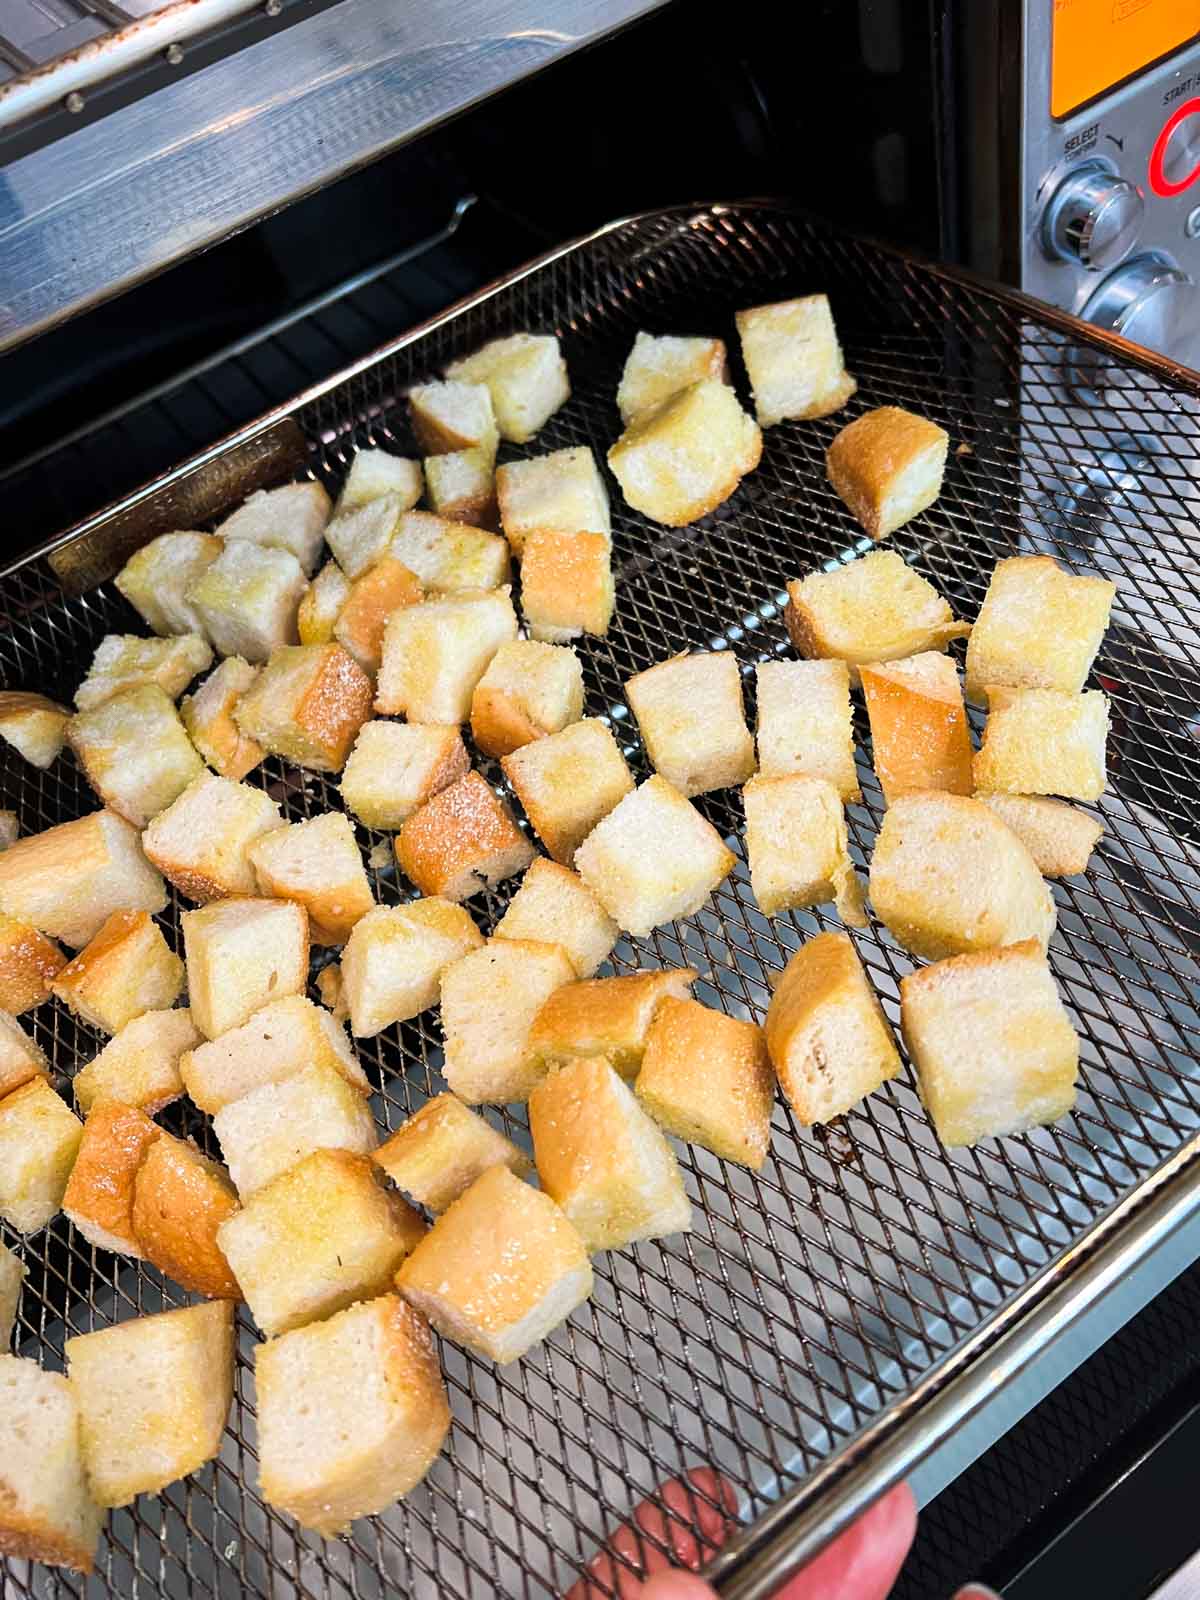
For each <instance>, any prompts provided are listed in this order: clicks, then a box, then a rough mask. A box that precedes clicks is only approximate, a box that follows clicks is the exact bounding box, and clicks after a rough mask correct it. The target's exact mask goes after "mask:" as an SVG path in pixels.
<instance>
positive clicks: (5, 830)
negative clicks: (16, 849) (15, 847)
mask: <svg viewBox="0 0 1200 1600" xmlns="http://www.w3.org/2000/svg"><path fill="white" fill-rule="evenodd" d="M20 837H21V824H20V823H19V822H18V821H17V813H16V812H15V811H0V850H7V849H8V847H9V845H10V844H16V842H17V840H18V839H19V838H20Z"/></svg>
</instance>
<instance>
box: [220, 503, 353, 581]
mask: <svg viewBox="0 0 1200 1600" xmlns="http://www.w3.org/2000/svg"><path fill="white" fill-rule="evenodd" d="M332 510H333V506H332V504H331V502H330V499H329V496H328V494H327V493H326V492H325V489H324V487H323V486H322V485H321V484H319V483H312V482H306V483H285V484H283V485H282V487H281V488H278V489H256V490H255V491H254V493H253V494H252V495H248V496H247V497H246V500H245V501H244V502H243V504H242V505H240V506H239V507H238V509H237V510H236V511H235V512H234V513H233V514H232V516H229V517H226V518H225V521H224V522H223V523H222V524H221V526H220V527H219V528H218V529H217V533H218V534H219V535H220V536H221V538H223V539H247V540H249V541H250V543H251V544H257V545H264V546H266V547H267V548H269V549H272V550H286V551H287V552H288V554H289V555H293V556H295V558H296V560H297V561H298V562H299V563H300V565H301V566H302V567H303V568H304V570H305V572H306V573H309V574H311V573H312V571H313V569H314V568H315V567H316V564H317V558H318V556H319V555H320V554H321V546H322V545H323V544H324V542H325V524H326V523H327V522H328V521H329V517H330V513H331V512H332Z"/></svg>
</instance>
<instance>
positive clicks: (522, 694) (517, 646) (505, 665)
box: [471, 639, 583, 756]
mask: <svg viewBox="0 0 1200 1600" xmlns="http://www.w3.org/2000/svg"><path fill="white" fill-rule="evenodd" d="M582 715H583V668H582V666H581V665H580V662H579V657H578V656H577V655H576V654H575V651H574V650H572V649H571V648H569V647H568V646H566V645H557V644H543V643H541V642H540V641H538V640H536V639H513V640H511V641H510V642H509V643H508V644H502V645H501V646H500V648H499V650H497V651H496V654H495V655H494V656H493V657H492V659H491V662H490V663H489V665H488V669H487V671H486V672H485V673H484V675H483V677H482V678H480V680H479V682H478V683H477V684H476V686H475V693H474V695H473V696H472V697H471V733H472V736H473V737H474V740H475V743H476V744H477V745H478V746H479V748H480V749H481V750H482V751H483V752H484V754H485V755H489V756H506V755H509V754H511V753H512V751H514V750H519V749H520V748H521V746H522V745H526V744H532V743H533V741H534V740H535V739H542V738H545V736H546V735H547V734H548V733H559V732H561V730H562V729H563V728H565V727H568V726H569V725H570V724H571V723H572V722H578V721H579V719H580V717H581V716H582Z"/></svg>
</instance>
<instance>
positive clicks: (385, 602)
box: [333, 556, 425, 674]
mask: <svg viewBox="0 0 1200 1600" xmlns="http://www.w3.org/2000/svg"><path fill="white" fill-rule="evenodd" d="M424 598H425V591H424V589H422V587H421V580H420V579H419V578H418V577H417V575H416V573H415V572H410V571H409V570H408V568H407V567H406V566H405V565H404V563H403V562H402V561H396V560H394V559H393V557H391V556H384V557H383V558H382V559H381V560H379V561H377V562H376V563H375V565H374V566H373V567H370V568H369V569H368V570H367V571H366V572H364V573H363V574H362V576H361V577H359V578H355V580H354V582H353V583H352V584H351V585H350V592H349V594H348V595H347V596H346V600H345V604H344V605H343V606H342V609H341V612H340V613H339V615H338V619H337V622H336V624H335V625H334V629H333V636H334V638H335V639H336V640H337V641H338V643H339V644H343V645H345V647H346V649H347V650H349V652H350V654H351V655H352V656H353V657H354V659H355V660H356V661H357V662H358V664H359V666H360V667H361V668H362V669H363V671H364V672H370V673H372V674H374V673H376V672H378V671H379V661H380V658H381V656H382V654H383V630H384V626H385V624H386V623H387V619H388V618H389V617H390V616H391V614H392V612H393V611H400V610H402V609H403V607H404V606H415V605H417V604H418V603H419V602H420V601H421V600H423V599H424Z"/></svg>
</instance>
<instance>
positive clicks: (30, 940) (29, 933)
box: [0, 911, 67, 1017]
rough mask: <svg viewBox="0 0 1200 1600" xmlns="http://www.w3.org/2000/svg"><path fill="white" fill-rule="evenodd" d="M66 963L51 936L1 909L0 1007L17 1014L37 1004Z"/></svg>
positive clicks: (39, 1003)
mask: <svg viewBox="0 0 1200 1600" xmlns="http://www.w3.org/2000/svg"><path fill="white" fill-rule="evenodd" d="M66 964H67V958H66V956H65V955H63V953H62V951H61V950H60V949H59V948H58V946H57V945H56V944H55V943H54V942H53V940H51V939H47V938H46V937H45V935H44V934H40V933H39V932H38V931H37V929H36V928H34V927H32V926H31V925H30V924H29V923H28V922H19V921H18V920H17V918H16V917H9V916H5V914H4V912H2V911H0V1011H7V1012H8V1014H9V1016H10V1017H19V1016H21V1015H22V1013H24V1012H26V1011H31V1010H32V1009H33V1007H34V1006H40V1005H41V1003H42V1001H43V1000H46V999H48V998H49V995H50V985H51V984H52V983H53V981H54V979H55V978H56V977H57V976H58V974H59V973H60V972H61V971H62V969H63V968H64V967H65V966H66Z"/></svg>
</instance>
